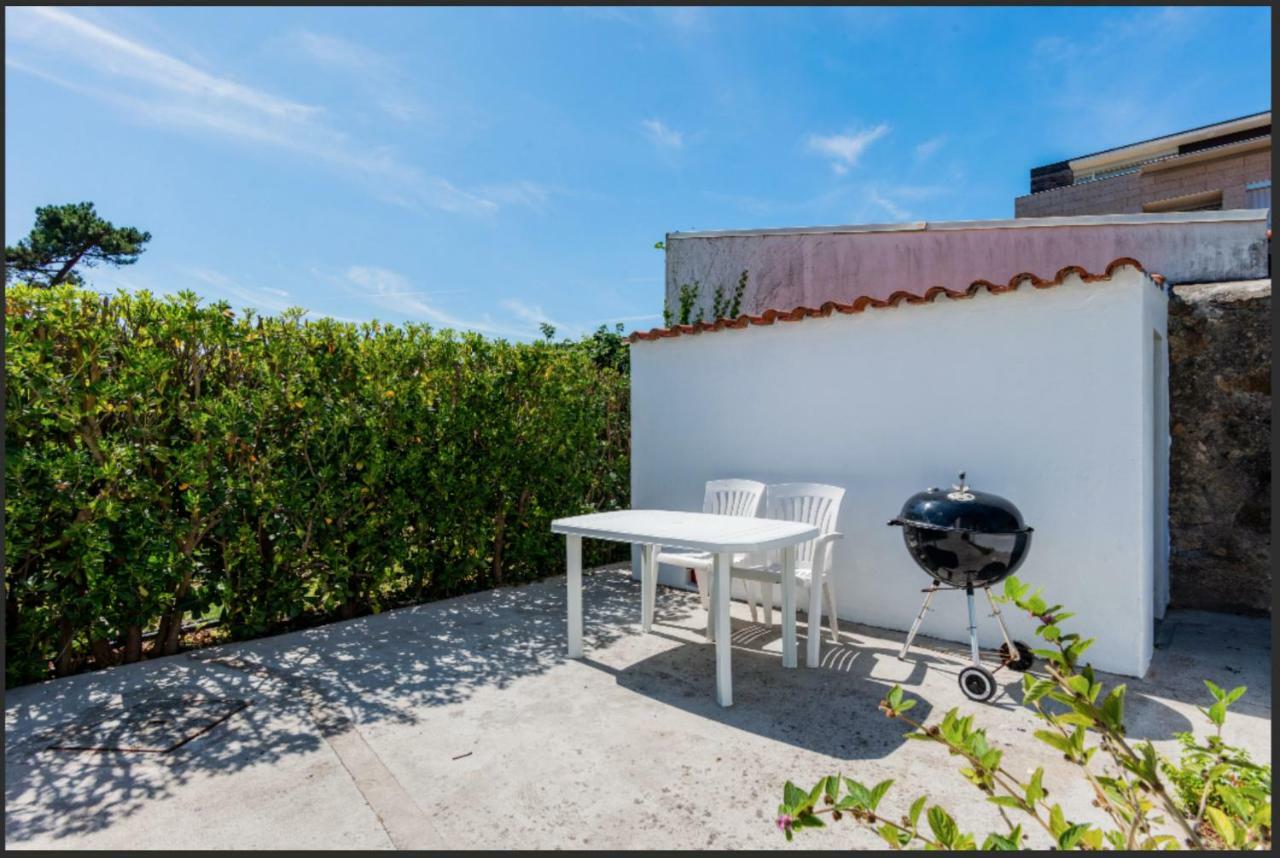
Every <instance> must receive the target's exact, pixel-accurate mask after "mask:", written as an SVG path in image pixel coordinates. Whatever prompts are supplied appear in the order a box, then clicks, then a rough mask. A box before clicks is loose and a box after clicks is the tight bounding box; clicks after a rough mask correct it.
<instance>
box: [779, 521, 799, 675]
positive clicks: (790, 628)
mask: <svg viewBox="0 0 1280 858" xmlns="http://www.w3.org/2000/svg"><path fill="white" fill-rule="evenodd" d="M782 666H783V667H795V666H796V549H795V546H794V545H788V546H787V547H786V548H784V549H782Z"/></svg>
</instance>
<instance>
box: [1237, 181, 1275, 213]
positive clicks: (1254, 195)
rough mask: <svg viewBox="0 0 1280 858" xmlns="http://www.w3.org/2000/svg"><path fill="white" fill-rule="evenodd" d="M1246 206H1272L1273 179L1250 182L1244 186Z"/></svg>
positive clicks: (1252, 207) (1254, 207)
mask: <svg viewBox="0 0 1280 858" xmlns="http://www.w3.org/2000/svg"><path fill="white" fill-rule="evenodd" d="M1244 207H1245V208H1247V209H1269V208H1271V180H1270V179H1267V180H1265V181H1262V182H1250V183H1249V184H1247V185H1245V186H1244Z"/></svg>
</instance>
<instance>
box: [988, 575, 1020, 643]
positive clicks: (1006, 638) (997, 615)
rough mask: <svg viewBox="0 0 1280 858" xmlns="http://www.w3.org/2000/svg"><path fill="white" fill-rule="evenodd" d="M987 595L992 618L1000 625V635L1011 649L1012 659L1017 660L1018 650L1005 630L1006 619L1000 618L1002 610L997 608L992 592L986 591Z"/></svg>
mask: <svg viewBox="0 0 1280 858" xmlns="http://www.w3.org/2000/svg"><path fill="white" fill-rule="evenodd" d="M983 592H985V593H986V594H987V604H989V605H991V616H993V617H995V618H996V622H997V623H999V624H1000V635H1001V636H1002V637H1003V638H1004V643H1005V646H1007V647H1009V655H1010V657H1014V658H1016V657H1017V655H1018V648H1017V647H1015V646H1014V645H1013V638H1011V637H1009V630H1008V629H1007V628H1005V625H1004V617H1002V616H1000V609H999V608H997V607H996V600H995V599H993V598H992V597H991V591H990V590H989V589H984V590H983Z"/></svg>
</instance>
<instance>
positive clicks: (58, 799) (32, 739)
mask: <svg viewBox="0 0 1280 858" xmlns="http://www.w3.org/2000/svg"><path fill="white" fill-rule="evenodd" d="M584 590H585V602H586V606H587V611H586V627H585V634H584V640H585V643H586V646H587V647H588V649H590V648H594V647H605V646H608V645H609V644H610V643H611V642H613V641H614V640H616V639H617V638H618V637H619V636H621V635H625V634H632V633H635V632H636V631H637V628H635V627H636V626H637V625H638V623H639V618H640V616H639V615H640V599H639V585H638V583H637V582H632V581H631V580H630V579H629V578H627V577H626V576H625V575H624V574H591V573H588V574H587V575H586V576H585V581H584ZM565 610H566V609H565V588H564V585H563V578H561V579H548V580H545V581H543V582H539V583H536V584H533V585H529V586H522V587H512V588H505V589H500V590H491V591H487V592H484V593H477V594H472V595H470V596H467V597H464V598H459V599H452V600H446V601H443V602H435V603H428V604H424V605H419V606H415V607H411V608H404V609H401V610H397V611H392V612H388V613H386V614H382V615H377V616H371V617H363V618H359V619H355V620H350V621H346V622H341V623H334V624H332V625H327V626H322V627H318V628H314V629H308V630H305V631H300V632H294V633H290V634H287V635H281V636H278V637H275V638H266V639H262V640H256V641H248V642H243V643H237V644H229V645H225V646H218V647H211V648H209V649H204V650H197V651H193V652H190V653H187V654H185V655H182V656H175V657H171V658H166V659H158V660H156V661H150V662H141V663H138V664H134V665H128V666H125V667H119V668H114V669H110V670H106V671H99V672H96V673H89V674H81V675H79V676H74V677H68V678H66V679H62V680H57V681H53V682H47V683H42V684H40V685H34V686H28V687H23V688H17V689H10V691H9V694H8V700H7V701H6V710H5V717H6V728H7V729H6V734H7V735H6V745H5V770H6V785H5V795H6V804H7V811H6V819H5V832H6V839H7V840H8V841H9V842H10V843H19V842H21V841H23V840H27V839H30V838H32V837H34V836H36V835H40V834H52V835H54V836H55V837H65V836H68V835H73V834H80V833H85V832H90V831H97V830H100V829H103V828H107V827H109V826H110V825H112V824H113V822H114V821H116V820H117V819H120V818H122V817H127V816H129V815H131V814H134V813H136V812H137V811H138V809H139V808H140V807H142V806H143V804H144V803H147V802H153V801H157V800H161V799H164V798H165V797H166V796H168V795H170V794H172V793H173V791H174V789H175V787H177V786H180V785H182V784H184V783H186V782H187V781H188V780H191V779H193V778H198V777H208V776H210V775H215V776H216V775H229V774H234V773H236V772H240V771H243V770H247V769H253V768H255V767H259V766H271V765H278V764H281V763H282V762H285V761H287V760H288V759H289V758H290V757H294V756H298V755H305V754H310V753H312V752H315V751H318V750H321V749H322V748H323V746H324V744H325V743H326V742H327V741H328V740H329V739H330V738H331V737H334V736H336V735H340V734H342V733H344V732H347V731H350V730H351V729H353V728H354V727H361V726H366V725H376V724H379V723H385V722H392V723H396V724H414V723H417V722H418V721H419V718H418V716H417V715H416V714H415V709H421V708H422V707H436V706H441V705H445V704H453V703H459V702H463V701H465V700H467V699H468V698H469V697H471V695H473V694H474V693H476V692H477V691H478V690H480V689H483V688H498V689H501V688H505V687H507V686H508V685H510V684H511V683H513V682H515V681H517V680H519V679H521V678H523V677H527V676H532V675H536V674H541V673H544V672H545V671H547V670H549V669H550V668H552V667H554V666H555V665H556V664H559V663H561V662H563V661H564V659H565V649H566V638H565V632H566V623H565ZM677 610H678V611H679V610H682V609H677ZM178 697H186V698H188V699H203V700H210V699H214V700H223V699H229V700H242V701H246V702H247V703H248V704H249V705H248V707H247V708H245V709H243V710H242V711H239V712H237V713H236V714H234V715H232V716H231V717H230V718H228V719H227V720H226V721H224V722H222V723H220V724H218V725H216V726H214V727H212V728H211V729H209V730H208V731H207V732H206V733H204V734H203V735H200V736H197V737H195V738H193V739H191V740H190V741H189V742H187V743H186V744H184V745H182V746H181V747H178V748H176V749H174V750H172V751H170V752H168V753H129V752H119V751H112V752H100V753H96V752H86V751H56V750H49V749H48V748H49V745H50V744H53V743H55V739H56V737H57V735H58V734H59V733H60V732H61V731H63V730H65V729H66V728H68V727H71V726H74V725H83V724H85V723H87V722H90V721H93V720H97V719H101V718H103V717H109V716H117V717H118V716H120V715H121V714H122V713H123V712H124V711H125V710H126V709H127V708H128V707H129V706H132V705H134V704H137V703H139V702H146V701H147V700H157V699H173V698H178Z"/></svg>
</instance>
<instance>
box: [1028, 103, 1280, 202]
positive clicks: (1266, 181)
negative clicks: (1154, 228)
mask: <svg viewBox="0 0 1280 858" xmlns="http://www.w3.org/2000/svg"><path fill="white" fill-rule="evenodd" d="M1270 207H1271V111H1269V110H1268V111H1265V112H1263V113H1255V114H1253V115H1252V116H1243V117H1241V118H1239V119H1231V120H1228V121H1226V122H1219V123H1216V124H1214V125H1206V126H1204V127H1203V128H1193V129H1191V130H1189V131H1181V132H1178V133H1176V134H1168V135H1166V136H1164V137H1157V138H1155V139H1154V140H1144V141H1143V142H1141V143H1133V144H1130V145H1128V146H1120V147H1118V148H1115V149H1107V150H1106V151H1103V152H1095V153H1093V154H1092V155H1083V156H1081V157H1079V158H1072V159H1071V160H1069V161H1060V162H1058V163H1056V164H1046V165H1045V166H1043V167H1035V168H1034V169H1032V171H1031V193H1030V194H1027V195H1026V196H1023V197H1018V198H1017V199H1016V200H1015V201H1014V214H1015V216H1017V217H1053V216H1059V215H1101V214H1138V213H1142V212H1184V211H1217V210H1221V209H1252V208H1265V209H1269V208H1270Z"/></svg>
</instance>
